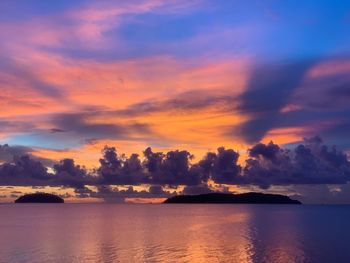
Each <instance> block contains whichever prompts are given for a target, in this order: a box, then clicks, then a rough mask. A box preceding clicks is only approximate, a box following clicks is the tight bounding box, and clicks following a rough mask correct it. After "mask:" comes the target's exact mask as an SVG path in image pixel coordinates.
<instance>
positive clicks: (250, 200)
mask: <svg viewBox="0 0 350 263" xmlns="http://www.w3.org/2000/svg"><path fill="white" fill-rule="evenodd" d="M164 203H166V204H301V202H299V201H298V200H293V199H291V198H289V197H288V196H285V195H277V194H263V193H253V192H252V193H244V194H226V193H209V194H200V195H177V196H173V197H170V198H168V199H167V200H165V201H164Z"/></svg>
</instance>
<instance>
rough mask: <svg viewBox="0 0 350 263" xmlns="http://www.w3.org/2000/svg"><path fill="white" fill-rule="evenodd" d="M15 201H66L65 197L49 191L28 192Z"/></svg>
mask: <svg viewBox="0 0 350 263" xmlns="http://www.w3.org/2000/svg"><path fill="white" fill-rule="evenodd" d="M15 203H56V204H57V203H64V200H63V198H61V197H59V196H57V195H54V194H47V193H35V194H26V195H23V196H21V197H19V198H18V199H16V200H15Z"/></svg>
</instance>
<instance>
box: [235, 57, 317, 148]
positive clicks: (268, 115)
mask: <svg viewBox="0 0 350 263" xmlns="http://www.w3.org/2000/svg"><path fill="white" fill-rule="evenodd" d="M313 64H314V61H309V60H305V61H297V62H285V63H275V64H270V65H263V66H261V65H258V66H256V67H255V69H253V71H252V73H251V75H250V78H249V81H248V84H247V89H246V92H244V93H243V94H242V95H241V98H240V99H239V101H240V106H239V110H240V112H241V113H242V114H247V115H248V116H249V118H250V119H249V120H248V121H247V122H245V123H244V124H243V125H242V126H240V127H238V129H239V133H240V135H241V136H242V137H243V138H244V139H245V140H246V141H247V142H250V143H252V142H258V141H260V140H261V139H262V138H263V136H264V135H265V134H266V132H267V131H269V130H270V129H271V128H273V127H276V126H277V127H278V122H277V120H278V119H276V118H278V117H279V116H280V115H281V113H280V112H281V109H282V108H283V107H284V106H285V105H286V104H287V103H288V99H289V97H290V96H291V95H292V93H293V91H294V90H295V89H296V88H297V87H298V86H299V85H300V83H301V82H302V80H303V79H304V76H305V75H306V73H307V71H308V70H309V69H310V67H311V66H312V65H313ZM236 129H237V127H236Z"/></svg>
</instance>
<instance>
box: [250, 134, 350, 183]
mask: <svg viewBox="0 0 350 263" xmlns="http://www.w3.org/2000/svg"><path fill="white" fill-rule="evenodd" d="M244 180H245V181H246V183H250V184H256V185H259V186H261V187H263V188H267V187H269V186H270V185H291V184H344V183H346V182H347V181H349V180H350V162H349V160H348V158H347V156H346V154H344V153H343V152H341V151H339V150H337V148H336V147H335V146H333V147H331V148H329V147H328V146H326V145H323V143H322V140H321V139H320V138H319V137H313V138H310V139H305V141H304V144H300V145H298V146H296V147H295V148H294V149H293V150H286V149H283V148H281V147H279V146H278V145H276V144H274V143H272V142H270V143H269V144H267V145H265V144H261V143H259V144H257V145H255V146H254V147H252V148H251V149H250V150H249V158H248V159H247V160H246V166H245V167H244Z"/></svg>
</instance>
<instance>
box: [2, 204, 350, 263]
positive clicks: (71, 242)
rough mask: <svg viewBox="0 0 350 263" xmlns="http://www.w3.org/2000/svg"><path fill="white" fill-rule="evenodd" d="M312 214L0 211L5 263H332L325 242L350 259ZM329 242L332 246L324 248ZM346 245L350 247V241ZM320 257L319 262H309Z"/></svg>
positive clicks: (75, 208)
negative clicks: (341, 251) (320, 246)
mask: <svg viewBox="0 0 350 263" xmlns="http://www.w3.org/2000/svg"><path fill="white" fill-rule="evenodd" d="M321 208H322V207H321ZM307 209H310V208H308V207H307V206H306V207H304V206H278V205H275V206H254V205H120V204H119V205H116V204H97V205H96V204H85V205H78V204H63V205H57V206H52V205H4V206H0V213H1V215H2V216H1V217H0V231H1V239H0V255H1V259H0V262H6V263H7V262H194V263H196V262H233V263H234V262H239V263H260V262H268V263H274V262H283V263H288V262H327V260H328V262H329V259H333V257H332V254H331V253H330V252H332V250H331V249H332V246H331V245H328V246H327V243H326V242H331V243H330V244H334V247H336V248H338V249H339V247H340V248H342V247H344V251H345V252H343V255H345V256H349V258H350V255H349V252H347V251H348V249H346V248H345V246H344V244H343V243H342V242H340V241H339V240H338V239H337V238H335V237H336V235H334V233H337V231H338V230H337V229H338V228H335V227H337V225H336V224H330V226H329V227H328V228H326V227H324V225H322V222H323V221H320V220H319V213H320V212H319V210H318V208H317V209H315V212H313V213H315V216H314V214H312V213H311V214H310V212H308V210H307ZM311 211H313V210H312V209H311ZM321 211H323V210H321ZM348 211H349V210H346V209H345V210H339V211H338V210H335V212H334V211H333V214H335V215H337V213H343V214H341V217H340V216H337V217H335V218H334V220H337V223H338V224H339V218H341V219H343V220H344V224H347V223H345V222H348V220H349V219H350V216H349V214H350V213H349V212H348ZM316 212H317V213H318V214H317V213H316ZM310 215H311V216H310ZM332 226H333V228H332ZM342 232H344V230H342ZM345 232H346V231H345ZM348 232H349V231H348ZM340 233H341V232H340ZM324 236H327V237H328V238H324V240H322V242H324V243H320V241H319V239H320V237H324ZM347 237H348V239H345V240H348V241H350V234H349V235H348V236H347ZM318 244H321V245H323V249H319V247H317V245H318ZM325 248H328V250H327V249H325ZM322 253H327V254H322ZM347 253H348V254H347ZM317 256H318V257H319V259H321V260H318V261H315V260H310V258H312V259H314V258H315V257H317ZM323 259H325V260H326V261H322V260H323ZM338 262H350V261H341V260H340V261H338Z"/></svg>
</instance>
